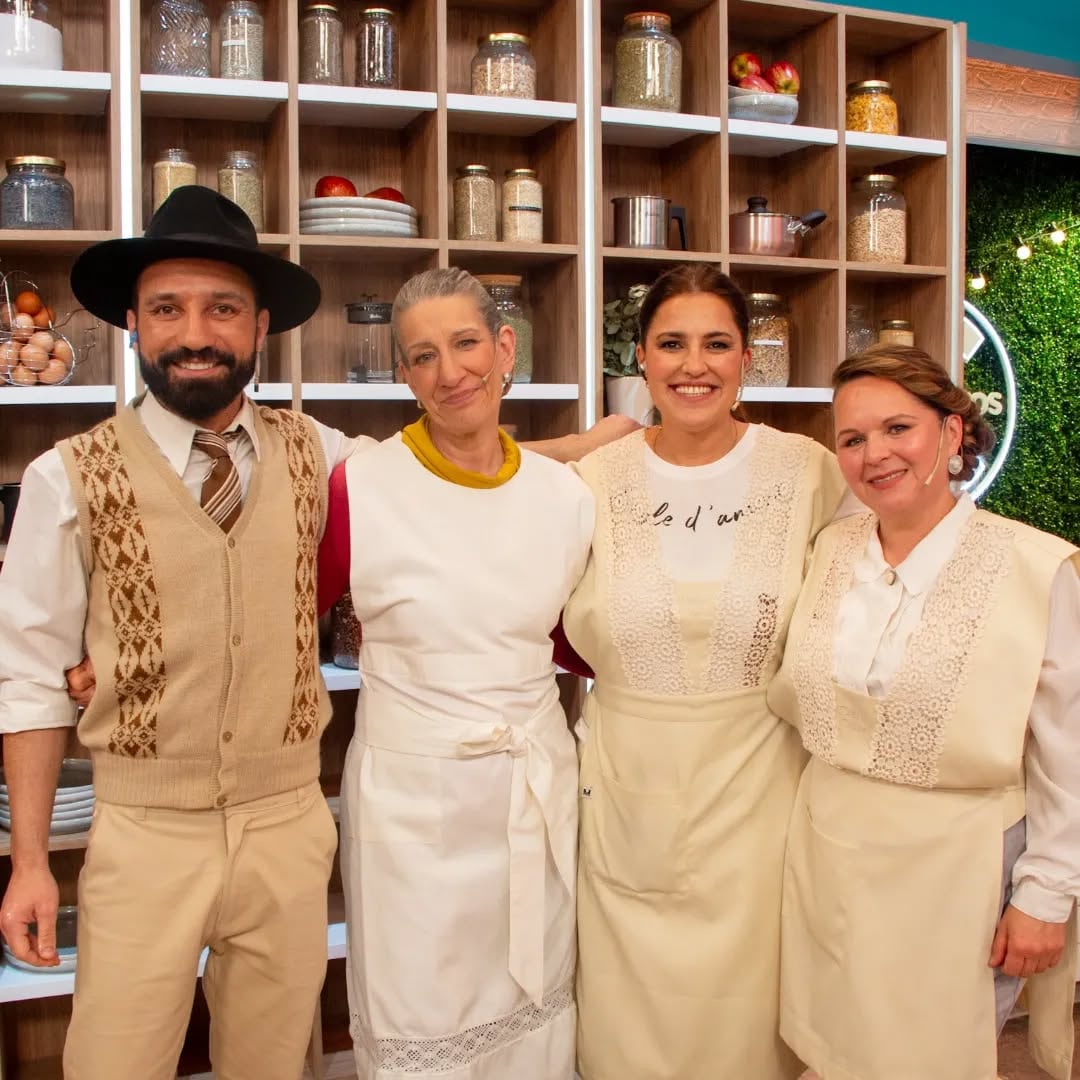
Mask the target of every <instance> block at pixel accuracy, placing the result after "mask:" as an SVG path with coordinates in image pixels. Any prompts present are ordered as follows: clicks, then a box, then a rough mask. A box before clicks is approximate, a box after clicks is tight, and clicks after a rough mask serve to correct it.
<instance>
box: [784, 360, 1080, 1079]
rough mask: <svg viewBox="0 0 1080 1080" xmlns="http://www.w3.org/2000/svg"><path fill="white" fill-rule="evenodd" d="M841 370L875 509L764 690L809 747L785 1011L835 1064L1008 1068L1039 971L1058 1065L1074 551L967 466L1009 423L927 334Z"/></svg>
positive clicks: (1075, 830) (851, 445) (794, 831)
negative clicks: (966, 484)
mask: <svg viewBox="0 0 1080 1080" xmlns="http://www.w3.org/2000/svg"><path fill="white" fill-rule="evenodd" d="M833 387H834V390H835V398H834V405H833V408H834V418H835V425H836V447H837V451H836V452H837V457H838V459H839V462H840V468H841V469H842V470H843V473H844V478H845V479H846V480H847V482H848V484H849V486H850V487H851V490H852V491H853V493H854V494H855V495H856V496H857V497H858V498H859V499H860V500H861V501H862V502H863V503H864V504H865V506H866V507H868V508H869V512H868V513H861V514H857V515H855V516H853V517H848V518H845V519H843V520H840V521H837V522H835V523H834V524H832V525H831V526H830V527H829V528H827V529H825V530H824V531H823V532H822V534H821V536H820V537H819V538H818V541H817V543H816V544H815V547H814V554H813V558H812V560H811V564H810V567H809V569H808V571H807V577H806V583H805V585H804V587H803V591H802V595H801V597H800V599H799V602H798V605H797V606H796V608H795V613H794V615H793V616H792V619H791V625H790V629H789V632H788V640H787V647H786V650H785V655H784V662H783V665H782V667H781V669H780V673H779V674H778V676H777V677H776V679H775V680H774V681H773V684H772V686H771V688H770V691H769V696H768V700H769V704H770V706H771V707H772V708H773V709H774V710H775V711H776V712H777V713H779V714H780V715H781V716H783V717H784V718H785V719H787V720H789V721H790V722H791V723H792V724H794V725H795V726H796V727H797V728H798V730H799V732H800V733H801V735H802V741H803V745H804V746H805V748H806V749H807V750H808V751H809V752H810V754H811V755H812V756H811V761H810V764H809V765H808V766H807V769H806V772H805V773H804V775H803V778H802V781H801V782H800V785H799V793H798V797H797V799H796V803H795V810H794V813H793V816H792V821H791V830H790V834H789V837H788V850H787V858H786V865H785V879H784V906H783V918H782V924H783V932H782V945H781V954H782V980H781V988H782V989H781V1019H780V1029H781V1034H782V1035H783V1037H784V1039H785V1040H786V1041H787V1042H788V1044H789V1045H790V1046H791V1047H792V1048H793V1049H794V1050H795V1052H796V1053H797V1054H798V1055H799V1056H800V1057H801V1058H802V1059H803V1060H804V1061H806V1062H807V1064H808V1065H810V1066H811V1067H812V1068H813V1069H814V1070H815V1071H816V1073H817V1074H818V1075H819V1076H820V1077H822V1078H824V1080H992V1078H993V1077H995V1076H996V1075H997V1071H996V1064H997V1058H996V1041H997V1034H998V1032H999V1031H1000V1028H1001V1025H1002V1024H1003V1023H1004V1021H1005V1019H1006V1018H1007V1017H1008V1014H1009V1012H1010V1011H1011V1009H1012V1007H1013V1005H1014V1003H1015V1001H1016V997H1017V995H1018V993H1019V990H1020V986H1021V984H1022V982H1023V981H1024V980H1029V1005H1030V1010H1031V1028H1030V1030H1031V1034H1032V1049H1033V1052H1034V1055H1035V1058H1036V1061H1038V1062H1039V1064H1040V1065H1041V1066H1042V1067H1043V1068H1044V1069H1046V1070H1047V1071H1048V1072H1049V1073H1050V1074H1051V1075H1052V1076H1054V1077H1058V1078H1059V1080H1067V1078H1068V1077H1069V1076H1070V1068H1071V1065H1070V1057H1071V1052H1072V1043H1073V1036H1072V1023H1071V1016H1072V1009H1071V1002H1072V991H1073V980H1074V965H1075V955H1076V946H1075V914H1074V900H1075V898H1076V896H1077V895H1078V894H1080V755H1078V749H1080V748H1078V744H1077V733H1076V719H1077V709H1078V706H1080V649H1078V647H1077V646H1078V642H1077V635H1078V631H1080V579H1078V576H1077V571H1076V566H1075V563H1074V562H1073V561H1072V560H1071V558H1070V557H1071V556H1073V555H1074V553H1075V550H1076V549H1075V548H1073V547H1072V545H1070V544H1068V543H1066V542H1065V541H1064V540H1061V539H1059V538H1058V537H1056V536H1050V535H1048V534H1047V533H1043V532H1039V531H1037V530H1035V529H1032V528H1030V527H1029V526H1026V525H1021V524H1019V523H1018V522H1015V521H1010V520H1008V519H1006V518H1002V517H998V516H996V515H994V514H990V513H987V512H986V511H984V510H977V509H976V508H975V505H974V503H973V502H972V501H971V499H970V498H969V497H968V496H967V495H966V494H963V493H958V492H957V491H956V490H954V488H953V484H952V481H962V480H965V479H967V478H969V477H970V476H971V475H972V473H973V471H974V469H975V466H976V461H977V458H978V456H979V455H980V454H982V453H984V452H985V451H986V450H988V449H989V448H990V447H991V446H992V444H993V436H992V433H991V432H990V430H989V428H988V427H987V425H986V424H985V423H984V421H983V420H982V418H981V416H980V414H979V410H978V408H977V407H976V406H975V404H974V403H973V402H972V400H971V398H970V397H969V396H968V395H967V393H965V392H964V391H963V390H961V389H959V388H958V387H956V386H955V385H954V384H953V383H952V381H951V380H950V379H949V377H948V375H947V374H946V373H945V371H944V370H943V369H942V368H941V367H940V366H939V365H938V364H937V363H935V362H934V361H933V360H932V359H931V358H930V357H929V356H927V355H926V353H924V352H921V351H919V350H918V349H912V348H904V347H895V346H883V345H878V346H874V347H873V348H871V349H868V350H867V351H866V352H864V353H862V354H861V355H858V356H853V357H850V358H849V359H847V360H845V361H844V362H843V363H842V364H840V365H839V367H838V368H837V369H836V372H835V374H834V376H833ZM1070 722H1071V724H1072V730H1071V731H1070V730H1069V723H1070ZM1003 833H1004V839H1003ZM1025 833H1026V842H1025ZM1003 853H1004V872H1003V866H1002V863H1003ZM1063 957H1064V960H1063ZM1059 961H1060V963H1059ZM995 971H996V972H997V977H996V979H995ZM1054 1018H1056V1020H1057V1021H1059V1022H1060V1023H1059V1025H1058V1028H1057V1029H1055V1024H1054V1022H1053V1021H1054ZM811 1075H812V1074H811Z"/></svg>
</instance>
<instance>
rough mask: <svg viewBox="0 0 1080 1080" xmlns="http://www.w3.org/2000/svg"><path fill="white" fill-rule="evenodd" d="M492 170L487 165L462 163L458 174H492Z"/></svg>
mask: <svg viewBox="0 0 1080 1080" xmlns="http://www.w3.org/2000/svg"><path fill="white" fill-rule="evenodd" d="M490 175H491V170H490V169H489V168H488V167H487V166H486V165H462V166H460V167H459V168H458V176H490Z"/></svg>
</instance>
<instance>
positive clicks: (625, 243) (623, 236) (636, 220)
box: [611, 195, 686, 251]
mask: <svg viewBox="0 0 1080 1080" xmlns="http://www.w3.org/2000/svg"><path fill="white" fill-rule="evenodd" d="M611 201H612V203H613V204H614V206H615V246H616V247H637V248H666V247H667V246H668V233H669V231H670V229H671V223H672V222H673V221H677V222H678V224H679V240H680V241H681V243H680V246H681V247H682V250H683V251H685V250H686V211H685V210H684V209H683V207H681V206H672V205H671V200H670V199H665V198H664V197H663V196H662V195H620V196H619V197H618V198H615V199H612V200H611Z"/></svg>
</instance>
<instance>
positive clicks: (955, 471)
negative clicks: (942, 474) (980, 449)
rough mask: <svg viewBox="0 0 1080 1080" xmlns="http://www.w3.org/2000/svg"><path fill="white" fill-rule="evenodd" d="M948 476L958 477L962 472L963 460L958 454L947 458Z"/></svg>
mask: <svg viewBox="0 0 1080 1080" xmlns="http://www.w3.org/2000/svg"><path fill="white" fill-rule="evenodd" d="M948 469H949V475H950V476H959V475H960V474H961V473H962V472H963V471H964V459H963V457H961V456H960V455H959V454H953V455H952V456H951V457H950V458H949V464H948Z"/></svg>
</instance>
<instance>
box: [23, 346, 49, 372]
mask: <svg viewBox="0 0 1080 1080" xmlns="http://www.w3.org/2000/svg"><path fill="white" fill-rule="evenodd" d="M19 362H20V363H21V364H22V366H23V367H27V368H29V369H30V370H31V371H44V370H45V367H46V365H47V364H48V362H49V354H48V353H47V352H46V351H45V350H44V349H42V348H41V347H40V346H38V345H24V346H23V347H22V349H21V350H20V352H19Z"/></svg>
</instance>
